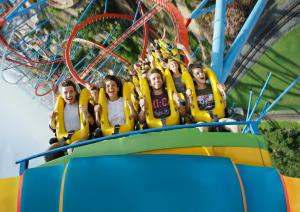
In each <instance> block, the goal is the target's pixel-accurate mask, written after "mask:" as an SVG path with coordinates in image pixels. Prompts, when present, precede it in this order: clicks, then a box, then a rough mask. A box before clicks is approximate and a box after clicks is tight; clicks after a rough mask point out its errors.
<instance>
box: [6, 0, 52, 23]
mask: <svg viewBox="0 0 300 212" xmlns="http://www.w3.org/2000/svg"><path fill="white" fill-rule="evenodd" d="M26 1H27V0H23V1H22V2H21V3H20V4H19V5H18V6H17V7H16V8H15V9H14V10H13V11H12V12H11V13H10V14H9V15H7V16H6V17H5V20H6V21H7V22H9V21H11V20H12V19H14V18H15V17H17V16H20V15H24V14H26V13H28V12H29V11H30V10H32V9H35V8H36V7H38V6H40V5H42V4H45V3H47V2H48V0H40V1H38V2H37V3H34V4H32V5H31V6H30V7H28V8H26V9H23V10H20V9H21V7H22V6H23V5H24V4H25V3H26Z"/></svg>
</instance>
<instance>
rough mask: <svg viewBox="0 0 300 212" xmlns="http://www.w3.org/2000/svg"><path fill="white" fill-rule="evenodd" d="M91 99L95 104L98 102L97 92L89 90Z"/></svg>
mask: <svg viewBox="0 0 300 212" xmlns="http://www.w3.org/2000/svg"><path fill="white" fill-rule="evenodd" d="M91 94H92V97H93V99H94V101H95V102H97V101H98V96H99V91H98V90H97V89H94V90H91Z"/></svg>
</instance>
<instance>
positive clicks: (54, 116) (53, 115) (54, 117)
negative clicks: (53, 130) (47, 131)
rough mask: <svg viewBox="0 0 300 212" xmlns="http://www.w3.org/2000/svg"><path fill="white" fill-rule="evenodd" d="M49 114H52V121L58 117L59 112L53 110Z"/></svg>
mask: <svg viewBox="0 0 300 212" xmlns="http://www.w3.org/2000/svg"><path fill="white" fill-rule="evenodd" d="M49 116H50V120H51V121H55V120H56V118H57V116H58V112H56V111H52V112H51V113H50V114H49Z"/></svg>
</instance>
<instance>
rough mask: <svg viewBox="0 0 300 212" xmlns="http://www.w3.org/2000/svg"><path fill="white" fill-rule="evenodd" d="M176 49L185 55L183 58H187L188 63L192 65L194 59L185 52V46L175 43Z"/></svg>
mask: <svg viewBox="0 0 300 212" xmlns="http://www.w3.org/2000/svg"><path fill="white" fill-rule="evenodd" d="M176 47H177V49H179V50H182V51H183V53H184V54H185V56H186V57H187V59H188V61H189V63H190V64H191V63H194V62H195V61H194V59H193V58H192V56H191V55H190V53H189V52H188V51H187V49H186V48H185V46H184V45H183V44H181V43H177V44H176Z"/></svg>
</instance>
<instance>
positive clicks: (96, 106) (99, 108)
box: [94, 104, 101, 113]
mask: <svg viewBox="0 0 300 212" xmlns="http://www.w3.org/2000/svg"><path fill="white" fill-rule="evenodd" d="M94 111H95V113H97V112H98V113H100V111H101V105H98V104H97V105H95V106H94Z"/></svg>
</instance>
